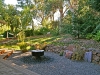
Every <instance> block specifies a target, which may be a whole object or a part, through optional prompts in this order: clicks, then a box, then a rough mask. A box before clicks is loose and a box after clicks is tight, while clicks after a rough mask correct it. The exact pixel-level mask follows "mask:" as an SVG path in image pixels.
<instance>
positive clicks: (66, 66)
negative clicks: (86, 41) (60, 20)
mask: <svg viewBox="0 0 100 75" xmlns="http://www.w3.org/2000/svg"><path fill="white" fill-rule="evenodd" d="M7 60H9V61H12V62H13V63H15V64H17V65H19V66H21V67H23V68H26V69H29V70H31V71H34V72H36V73H38V74H40V75H100V65H97V64H93V63H88V62H85V61H72V60H69V59H67V58H66V57H65V56H59V55H58V54H55V53H52V52H45V53H44V56H43V57H41V59H35V58H34V57H32V56H31V53H30V52H27V53H23V54H20V53H14V54H13V55H12V56H11V57H10V58H8V59H7Z"/></svg>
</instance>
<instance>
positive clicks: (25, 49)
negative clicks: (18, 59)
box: [18, 42, 28, 52]
mask: <svg viewBox="0 0 100 75" xmlns="http://www.w3.org/2000/svg"><path fill="white" fill-rule="evenodd" d="M18 46H19V47H20V49H21V50H22V52H26V51H27V47H28V46H27V44H26V43H25V42H20V43H18Z"/></svg>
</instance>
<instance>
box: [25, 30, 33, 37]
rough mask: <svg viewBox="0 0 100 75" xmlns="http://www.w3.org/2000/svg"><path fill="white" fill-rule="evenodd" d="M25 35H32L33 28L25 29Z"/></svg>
mask: <svg viewBox="0 0 100 75" xmlns="http://www.w3.org/2000/svg"><path fill="white" fill-rule="evenodd" d="M25 36H26V37H29V36H33V30H26V31H25Z"/></svg>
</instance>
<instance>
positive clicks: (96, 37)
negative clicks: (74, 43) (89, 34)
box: [94, 31, 100, 41]
mask: <svg viewBox="0 0 100 75" xmlns="http://www.w3.org/2000/svg"><path fill="white" fill-rule="evenodd" d="M94 40H96V41H100V31H98V32H97V33H96V35H95V36H94Z"/></svg>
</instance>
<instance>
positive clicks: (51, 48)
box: [45, 45, 100, 64]
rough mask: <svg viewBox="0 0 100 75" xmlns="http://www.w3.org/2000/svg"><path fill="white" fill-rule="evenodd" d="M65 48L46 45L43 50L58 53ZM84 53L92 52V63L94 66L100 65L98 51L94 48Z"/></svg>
mask: <svg viewBox="0 0 100 75" xmlns="http://www.w3.org/2000/svg"><path fill="white" fill-rule="evenodd" d="M67 48H68V47H67V46H54V45H48V46H46V48H45V51H51V52H54V53H60V52H61V51H65V50H67ZM86 51H87V52H88V51H92V62H93V63H96V64H100V50H96V49H95V48H88V49H86Z"/></svg>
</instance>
